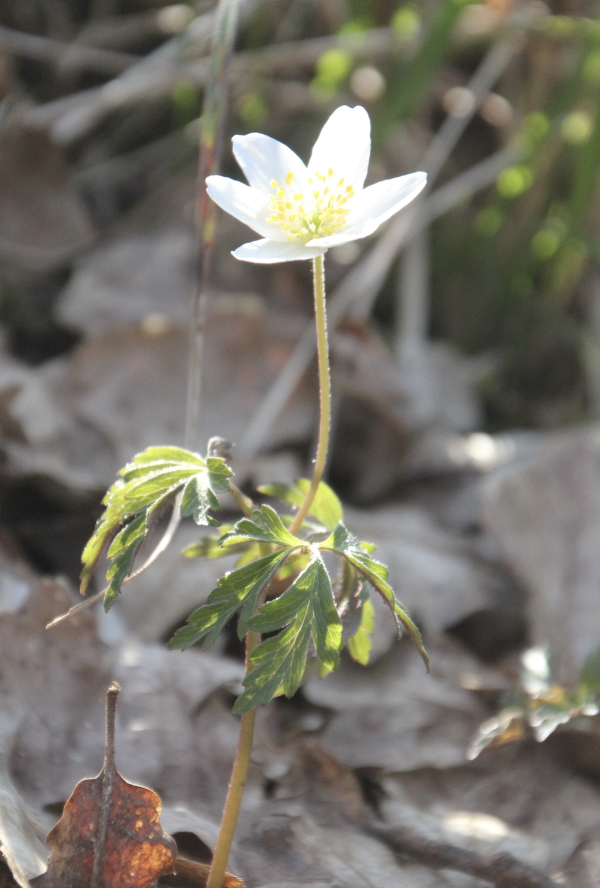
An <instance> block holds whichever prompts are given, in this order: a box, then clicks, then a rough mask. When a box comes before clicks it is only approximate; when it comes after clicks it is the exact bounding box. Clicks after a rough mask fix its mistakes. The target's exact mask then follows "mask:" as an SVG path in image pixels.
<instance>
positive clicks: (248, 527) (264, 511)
mask: <svg viewBox="0 0 600 888" xmlns="http://www.w3.org/2000/svg"><path fill="white" fill-rule="evenodd" d="M251 540H253V541H255V542H257V543H270V544H271V545H274V546H291V547H292V548H294V549H296V548H298V547H299V546H304V545H306V544H305V543H304V542H303V540H300V539H298V537H295V536H293V534H291V533H290V532H289V530H288V529H287V527H285V526H284V524H283V522H282V520H281V518H280V517H279V515H278V514H277V512H276V511H275V509H272V508H271V506H260V508H258V509H255V510H254V512H253V513H252V518H242V519H241V520H240V521H238V522H237V524H236V525H235V527H234V528H233V530H232V531H230V532H229V533H226V534H224V536H223V545H225V546H230V545H235V544H237V543H246V542H249V541H251Z"/></svg>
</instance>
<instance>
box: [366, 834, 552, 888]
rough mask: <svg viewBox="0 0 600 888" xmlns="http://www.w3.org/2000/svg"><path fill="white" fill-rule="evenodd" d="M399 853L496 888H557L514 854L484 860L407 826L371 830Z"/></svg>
mask: <svg viewBox="0 0 600 888" xmlns="http://www.w3.org/2000/svg"><path fill="white" fill-rule="evenodd" d="M368 831H369V832H370V833H371V834H372V835H374V836H376V837H377V838H378V839H381V841H382V842H384V843H385V844H386V845H387V846H388V847H389V848H391V849H392V850H393V851H395V852H396V853H397V854H401V855H406V854H408V855H409V856H410V857H412V858H413V859H414V860H418V861H420V862H421V863H423V864H425V866H428V867H432V868H433V869H449V870H456V871H457V872H461V873H467V874H468V875H470V876H475V878H477V879H483V880H484V881H486V882H491V884H492V885H494V886H495V888H556V883H555V882H554V881H553V880H552V879H550V878H549V877H548V876H546V875H544V873H541V872H540V871H539V870H537V869H535V868H534V867H532V866H529V864H527V863H522V861H520V860H517V858H516V857H513V856H512V854H491V855H490V856H489V857H483V856H482V855H481V854H477V853H476V852H475V851H468V850H466V849H464V848H457V847H456V845H451V844H450V843H447V842H437V841H435V840H433V839H429V838H426V837H425V836H422V835H419V834H418V833H416V832H413V831H412V830H410V829H406V828H405V827H401V828H398V827H394V828H392V829H390V828H388V827H383V826H379V825H372V826H371V827H369V830H368Z"/></svg>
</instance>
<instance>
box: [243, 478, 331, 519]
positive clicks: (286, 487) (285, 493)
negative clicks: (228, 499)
mask: <svg viewBox="0 0 600 888" xmlns="http://www.w3.org/2000/svg"><path fill="white" fill-rule="evenodd" d="M309 487H310V481H309V480H308V478H297V479H296V481H295V482H294V483H293V484H280V483H275V484H265V485H263V486H262V487H259V488H258V490H259V492H260V493H264V494H265V495H266V496H272V497H276V498H277V499H280V500H282V502H284V503H289V504H290V505H291V506H296V507H299V506H301V505H302V503H303V502H304V497H305V496H306V493H307V491H308V488H309ZM308 514H309V515H312V517H313V518H316V520H317V521H318V522H319V523H320V524H322V525H323V527H324V528H325V529H326V530H329V531H333V530H335V528H336V527H337V525H338V524H339V523H340V521H341V520H342V518H343V517H344V512H343V509H342V504H341V502H340V501H339V499H338V497H337V496H336V494H335V493H334V492H333V490H332V489H331V487H329V485H328V484H325V482H324V481H321V483H320V484H319V488H318V490H317V494H316V496H315V498H314V500H313V503H312V506H311V507H310V509H309V512H308Z"/></svg>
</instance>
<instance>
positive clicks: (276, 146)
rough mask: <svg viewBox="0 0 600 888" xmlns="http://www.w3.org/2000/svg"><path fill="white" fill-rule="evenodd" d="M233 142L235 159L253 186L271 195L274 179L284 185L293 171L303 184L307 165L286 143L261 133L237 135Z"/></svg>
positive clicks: (302, 184)
mask: <svg viewBox="0 0 600 888" xmlns="http://www.w3.org/2000/svg"><path fill="white" fill-rule="evenodd" d="M232 142H233V153H234V154H235V159H236V160H237V162H238V163H239V165H240V166H241V168H242V170H243V171H244V175H245V176H246V178H247V179H248V181H249V182H250V184H251V185H252V187H253V188H256V189H258V191H262V193H263V194H264V195H267V196H268V195H270V194H272V193H273V186H272V185H271V180H272V179H275V180H276V181H277V182H278V183H279V184H280V185H283V183H284V180H285V177H286V176H287V174H288V173H290V172H291V173H293V174H294V178H295V179H296V180H297V181H298V184H299V186H300V187H301V188H304V184H305V181H306V167H305V166H304V164H303V163H302V161H301V160H300V158H299V157H298V155H297V154H295V153H294V152H293V151H292V149H291V148H288V147H287V145H284V144H283V143H282V142H278V141H277V139H272V138H271V137H270V136H264V135H263V134H262V133H249V134H248V135H247V136H234V137H233V139H232Z"/></svg>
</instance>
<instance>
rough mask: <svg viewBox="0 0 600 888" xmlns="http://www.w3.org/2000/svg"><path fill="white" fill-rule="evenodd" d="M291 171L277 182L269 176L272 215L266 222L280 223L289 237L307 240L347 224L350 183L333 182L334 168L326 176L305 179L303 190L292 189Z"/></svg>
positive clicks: (351, 188)
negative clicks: (271, 191)
mask: <svg viewBox="0 0 600 888" xmlns="http://www.w3.org/2000/svg"><path fill="white" fill-rule="evenodd" d="M293 182H294V174H293V173H292V172H289V173H288V174H287V176H286V177H285V183H284V184H283V185H280V184H279V183H278V182H277V180H276V179H271V183H270V184H271V188H273V189H274V192H273V194H271V195H270V197H269V207H270V209H271V215H270V216H268V218H267V222H270V223H271V224H273V225H279V226H280V227H281V228H282V229H283V230H284V231H286V232H287V233H288V240H289V241H294V240H301V241H304V243H306V242H307V241H309V240H312V239H313V238H315V237H328V236H329V235H330V234H333V233H334V232H336V231H339V230H340V228H342V227H343V226H344V225H345V224H346V219H347V218H348V213H349V212H350V210H349V208H348V207H347V204H348V203H349V202H350V201H351V200H352V198H353V197H354V188H353V187H352V185H345V184H344V179H339V181H338V182H337V184H334V178H333V170H332V169H329V170H327V175H326V176H324V175H322V174H321V173H318V172H315V173H313V175H312V176H311V178H310V179H309V180H308V187H307V188H306V191H302V190H299V189H297V188H294V185H293Z"/></svg>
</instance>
